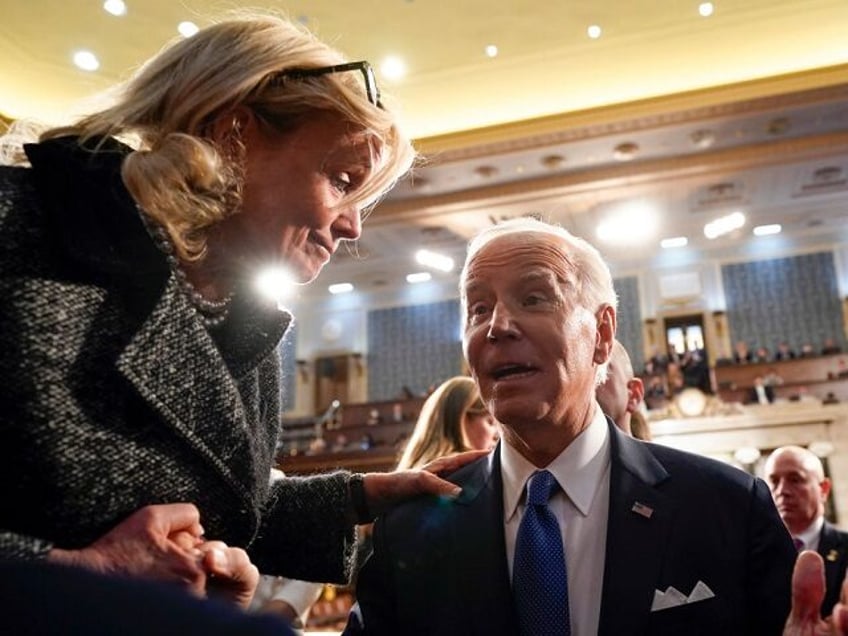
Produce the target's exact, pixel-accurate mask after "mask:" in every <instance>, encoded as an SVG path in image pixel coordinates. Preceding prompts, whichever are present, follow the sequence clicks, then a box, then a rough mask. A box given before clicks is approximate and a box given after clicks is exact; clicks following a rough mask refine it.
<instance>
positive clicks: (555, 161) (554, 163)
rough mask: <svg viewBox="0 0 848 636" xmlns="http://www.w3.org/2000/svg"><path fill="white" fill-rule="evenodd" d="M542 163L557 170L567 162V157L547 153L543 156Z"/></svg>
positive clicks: (549, 168) (550, 168)
mask: <svg viewBox="0 0 848 636" xmlns="http://www.w3.org/2000/svg"><path fill="white" fill-rule="evenodd" d="M541 161H542V165H543V166H545V167H546V168H547V169H548V170H556V169H557V168H559V167H560V166H561V165H562V164H564V163H565V157H563V156H562V155H546V156H544V157H542V160H541Z"/></svg>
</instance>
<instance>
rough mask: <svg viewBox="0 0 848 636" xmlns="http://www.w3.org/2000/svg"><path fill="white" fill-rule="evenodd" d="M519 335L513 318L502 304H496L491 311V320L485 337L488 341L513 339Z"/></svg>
mask: <svg viewBox="0 0 848 636" xmlns="http://www.w3.org/2000/svg"><path fill="white" fill-rule="evenodd" d="M518 335H519V330H518V327H517V325H516V323H515V318H514V316H513V315H512V313H511V312H510V310H509V309H508V308H507V307H506V305H505V304H504V303H498V304H497V305H495V308H494V309H493V310H492V318H491V320H490V321H489V331H488V332H487V333H486V337H487V338H488V339H489V340H493V341H494V340H499V339H502V338H515V337H517V336H518Z"/></svg>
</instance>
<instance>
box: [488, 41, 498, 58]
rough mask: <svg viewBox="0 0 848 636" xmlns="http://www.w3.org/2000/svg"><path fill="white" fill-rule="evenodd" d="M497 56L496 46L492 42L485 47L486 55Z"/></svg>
mask: <svg viewBox="0 0 848 636" xmlns="http://www.w3.org/2000/svg"><path fill="white" fill-rule="evenodd" d="M497 56H498V47H496V46H495V45H494V44H490V45H489V46H487V47H486V57H497Z"/></svg>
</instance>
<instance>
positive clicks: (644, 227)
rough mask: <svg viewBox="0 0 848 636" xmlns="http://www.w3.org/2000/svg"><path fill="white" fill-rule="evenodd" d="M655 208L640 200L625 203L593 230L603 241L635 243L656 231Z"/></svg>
mask: <svg viewBox="0 0 848 636" xmlns="http://www.w3.org/2000/svg"><path fill="white" fill-rule="evenodd" d="M656 225H657V215H656V210H654V208H652V207H651V206H649V205H646V204H644V203H641V202H634V203H627V204H624V205H622V206H620V207H619V208H618V209H617V210H616V211H615V212H614V213H612V214H610V215H609V216H607V218H606V219H604V220H603V221H601V222H600V223H599V224H598V227H597V229H596V230H595V232H596V234H597V237H598V239H600V240H601V241H603V242H604V243H614V244H617V245H636V244H639V243H642V242H644V241H646V240H648V239H649V238H652V237H653V236H654V234H655V232H656Z"/></svg>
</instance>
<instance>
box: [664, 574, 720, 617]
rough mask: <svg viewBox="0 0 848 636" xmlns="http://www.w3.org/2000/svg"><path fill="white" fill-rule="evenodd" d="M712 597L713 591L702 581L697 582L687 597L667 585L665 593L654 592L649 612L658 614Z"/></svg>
mask: <svg viewBox="0 0 848 636" xmlns="http://www.w3.org/2000/svg"><path fill="white" fill-rule="evenodd" d="M714 596H715V594H713V591H712V590H711V589H710V588H709V587H707V584H706V583H704V582H703V581H698V582H697V583H696V584H695V587H693V588H692V593H691V594H690V595H689V596H686V595H685V594H683V593H682V592H680V591H679V590H677V589H675V588H674V587H672V586H671V585H669V586H668V589H667V590H666V591H665V592H661V591H660V590H654V602H653V603H652V604H651V611H652V612H659V611H661V610H664V609H669V608H671V607H678V606H680V605H688V604H690V603H697V602H698V601H706V600H707V599H708V598H713V597H714Z"/></svg>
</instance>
